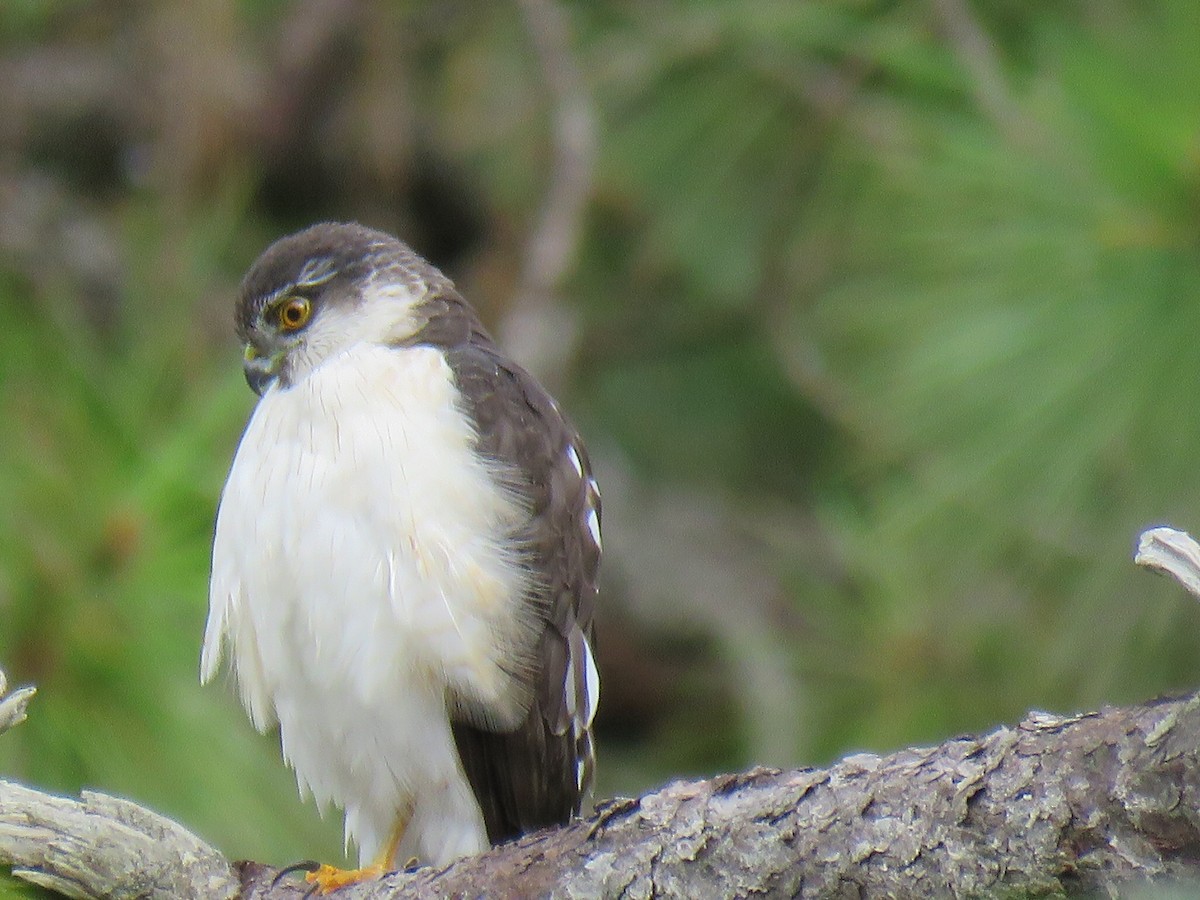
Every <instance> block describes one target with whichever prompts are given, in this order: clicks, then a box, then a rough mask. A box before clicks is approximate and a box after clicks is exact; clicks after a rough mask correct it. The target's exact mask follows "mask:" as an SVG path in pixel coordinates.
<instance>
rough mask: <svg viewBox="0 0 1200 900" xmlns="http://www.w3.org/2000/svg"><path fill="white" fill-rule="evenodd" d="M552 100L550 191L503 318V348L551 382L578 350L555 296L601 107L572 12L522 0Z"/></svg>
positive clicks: (572, 242) (573, 235)
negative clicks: (577, 48) (580, 53)
mask: <svg viewBox="0 0 1200 900" xmlns="http://www.w3.org/2000/svg"><path fill="white" fill-rule="evenodd" d="M518 5H519V6H520V9H521V13H522V16H523V18H524V20H525V27H526V31H527V32H528V34H529V39H530V43H531V44H532V45H533V48H534V50H535V52H536V53H537V57H538V62H539V64H540V66H541V70H542V77H543V79H544V82H545V88H546V91H547V93H548V95H549V98H550V102H551V117H552V118H551V140H552V150H553V159H552V161H551V165H550V172H549V181H548V183H547V186H546V196H545V198H544V200H543V201H542V207H541V211H540V212H539V214H538V222H537V224H536V226H535V227H534V229H533V232H532V233H531V234H530V236H529V243H528V247H527V250H526V257H525V263H524V267H523V270H522V273H521V280H520V283H519V284H518V286H517V290H516V294H515V296H514V298H513V302H512V305H511V307H510V309H509V312H508V314H507V315H506V316H505V318H504V321H503V322H502V323H501V338H502V339H503V343H504V345H505V347H507V348H508V350H509V352H510V353H511V354H512V355H513V356H514V357H516V358H517V359H522V360H525V363H526V366H527V367H528V368H529V370H530V371H531V372H533V373H534V374H535V375H537V376H538V378H540V379H541V380H542V381H544V382H546V383H547V384H549V385H550V386H551V387H552V388H553V387H554V386H555V385H556V384H559V383H561V381H562V380H563V376H564V370H565V368H566V366H567V364H568V362H569V361H570V359H571V357H572V355H573V354H574V351H575V343H576V340H577V337H578V330H579V329H578V324H577V322H576V317H575V315H574V313H573V312H572V311H571V310H569V309H567V308H566V307H564V306H563V305H562V304H561V303H559V302H558V300H557V296H556V295H557V293H558V291H559V290H560V289H561V287H562V281H563V278H564V277H565V276H566V274H567V272H568V270H569V268H570V266H571V264H572V263H573V262H574V260H575V255H576V252H577V251H578V248H579V240H580V236H581V235H582V232H583V215H584V212H585V211H586V209H587V201H588V197H589V196H590V194H591V190H592V171H593V168H594V164H595V158H596V125H595V119H596V116H595V112H594V111H593V109H592V101H591V97H590V96H589V94H588V91H587V88H586V86H585V83H584V79H583V74H582V72H581V71H580V69H579V66H578V64H577V63H576V60H575V57H574V54H573V51H572V47H571V27H570V22H569V20H568V19H567V15H566V13H565V12H564V11H563V9H562V8H561V7H559V6H558V4H557V3H555V2H554V0H518Z"/></svg>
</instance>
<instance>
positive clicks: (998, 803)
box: [0, 695, 1200, 900]
mask: <svg viewBox="0 0 1200 900" xmlns="http://www.w3.org/2000/svg"><path fill="white" fill-rule="evenodd" d="M64 804H65V805H64ZM60 805H64V806H60ZM68 806H70V807H72V808H71V809H68ZM76 807H84V808H85V809H84V811H83V812H84V814H86V815H87V816H88V817H89V822H88V824H87V826H86V827H82V826H81V825H80V820H79V818H78V816H79V815H80V811H79V809H76ZM134 810H137V808H136V807H132V805H130V804H125V803H123V802H122V801H113V800H112V799H111V798H103V797H100V796H98V795H93V794H89V795H86V796H85V798H84V801H83V803H82V804H80V803H78V802H77V801H64V800H61V799H59V798H48V797H47V796H46V795H43V794H38V793H36V792H31V791H28V790H27V789H23V788H20V787H19V786H15V785H11V784H3V783H0V860H9V861H11V862H12V863H13V864H15V865H17V866H18V867H20V868H22V869H23V870H25V871H26V872H30V873H33V874H34V875H35V876H36V875H39V874H40V875H41V876H42V877H40V878H39V879H38V880H40V881H41V882H42V883H46V882H47V879H46V878H45V877H44V876H45V875H46V874H49V875H51V876H54V877H57V878H60V879H65V880H66V883H69V884H71V885H73V886H75V887H78V888H79V889H80V893H83V892H84V891H89V892H90V893H91V894H92V895H108V896H213V897H215V896H227V883H226V882H224V881H222V880H221V874H222V868H221V865H222V864H219V863H214V859H216V860H218V861H219V857H217V856H215V851H211V853H212V854H213V855H209V852H210V851H208V848H204V847H203V845H202V844H201V843H200V842H199V841H198V840H197V839H195V838H192V837H191V836H190V835H186V832H182V829H179V830H178V831H174V830H172V828H170V827H167V826H169V825H170V823H167V825H163V824H162V820H159V818H158V817H155V816H153V814H150V813H145V811H141V810H138V811H137V812H136V813H134ZM143 814H144V815H145V816H147V817H150V818H149V819H142V818H141V816H142V815H143ZM106 817H107V818H109V820H110V825H111V827H107V826H103V821H104V819H105V818H106ZM146 821H151V822H154V823H156V824H154V825H152V826H151V827H150V828H149V829H148V828H147V827H146V826H145V822H146ZM131 825H132V827H131ZM129 831H133V832H137V833H138V835H140V836H135V837H134V838H132V839H130V837H129V835H128V834H126V832H129ZM52 832H53V833H55V834H57V837H55V838H53V839H51V838H50V835H51V833H52ZM147 833H149V834H150V835H151V836H152V839H151V840H150V841H147V840H146V839H145V836H146V834H147ZM179 840H183V842H184V845H185V846H187V847H190V848H191V849H190V850H188V851H186V852H181V851H180V850H179V849H178V848H177V847H175V846H174V844H175V842H176V841H179ZM47 848H55V852H54V853H51V852H49V851H48V850H47ZM80 859H85V860H87V861H88V862H87V865H86V866H80V865H79V864H78V860H80ZM97 860H102V862H99V863H98V862H97ZM164 866H165V867H166V868H167V869H169V868H170V867H172V866H174V867H176V868H177V869H179V870H180V874H182V872H183V870H185V869H187V870H190V869H192V868H194V867H197V866H198V867H199V870H198V871H199V872H200V874H199V875H198V876H196V875H194V874H193V875H189V876H187V879H186V880H179V881H175V882H172V883H170V885H169V886H168V883H167V882H166V881H163V880H162V878H163V873H164ZM147 868H150V869H152V870H153V873H157V874H151V875H148V874H147ZM85 870H86V871H85ZM87 871H103V872H105V873H107V874H106V876H105V877H106V878H107V879H108V880H105V881H101V882H91V883H90V884H89V883H88V882H87V877H89V876H87ZM237 871H238V873H239V875H240V878H241V882H242V889H243V896H246V897H280V898H283V897H299V896H301V895H303V893H304V891H305V885H304V883H303V882H302V881H301V880H300V878H299V877H298V876H296V877H294V878H288V879H285V880H283V881H281V882H280V884H279V885H273V884H272V882H273V879H274V878H275V876H276V874H277V870H276V869H273V868H270V867H267V866H263V865H260V864H257V863H241V864H238V866H237ZM118 876H123V879H124V880H122V878H121V877H118ZM1197 877H1200V695H1191V696H1188V697H1183V698H1179V699H1171V700H1159V701H1155V702H1153V703H1149V704H1146V705H1143V706H1135V707H1128V708H1116V709H1106V710H1104V711H1103V712H1100V713H1094V714H1089V715H1084V716H1075V717H1070V718H1060V717H1057V716H1052V715H1048V714H1044V713H1033V714H1031V715H1030V716H1028V717H1027V718H1026V720H1025V721H1024V722H1022V723H1021V724H1020V725H1019V726H1018V727H1015V728H1008V727H1005V728H1000V729H998V730H996V731H994V732H992V733H991V734H989V735H987V736H985V737H981V738H974V737H964V738H957V739H955V740H951V741H947V742H946V743H944V744H942V745H940V746H937V747H931V748H926V749H909V750H903V751H900V752H899V753H894V754H891V755H889V756H883V757H880V756H874V755H868V754H858V755H855V756H851V757H848V758H846V759H844V760H842V761H841V762H839V763H837V764H836V765H834V766H832V767H831V768H828V769H800V770H794V771H788V772H780V771H776V770H772V769H755V770H753V771H750V772H746V773H743V774H739V775H728V776H722V777H718V778H713V779H709V780H703V781H692V782H677V783H674V784H671V785H669V786H667V787H666V788H664V789H662V790H660V791H656V792H654V793H651V794H648V795H646V796H644V797H641V798H639V799H636V800H618V801H614V802H611V803H608V804H605V805H604V806H603V807H602V808H601V809H600V811H599V812H598V813H597V814H596V815H594V816H592V817H591V818H589V819H587V820H584V821H580V822H577V823H574V824H572V825H570V826H568V827H565V828H561V829H558V830H555V831H549V832H543V833H541V834H537V835H531V836H529V837H526V838H523V839H522V840H520V841H518V842H516V843H513V844H509V845H506V846H503V847H498V848H495V849H493V850H491V851H490V852H488V853H485V854H483V855H481V856H478V857H475V858H471V859H465V860H461V861H459V862H458V863H455V864H454V865H451V866H449V867H447V868H445V869H442V870H431V869H420V870H417V871H415V872H407V873H396V874H393V875H389V876H387V877H385V878H384V879H381V880H377V881H370V882H365V883H363V884H360V885H356V886H353V887H350V888H347V889H345V890H344V891H343V892H342V893H340V894H339V895H338V896H340V897H344V898H359V900H361V898H382V897H444V896H480V895H484V894H486V895H487V896H489V897H500V898H506V897H512V898H516V897H533V896H550V895H553V896H558V897H609V896H618V895H620V896H625V897H650V896H668V897H699V896H704V897H718V896H745V895H747V894H752V893H762V894H765V895H767V896H801V897H890V896H904V897H947V896H995V895H998V894H1003V895H1013V894H1016V895H1043V894H1051V895H1053V894H1066V895H1080V894H1093V893H1105V892H1108V893H1113V892H1118V893H1119V892H1120V890H1121V888H1122V886H1127V885H1132V884H1136V883H1144V882H1146V881H1147V880H1153V881H1155V882H1158V883H1162V882H1165V881H1175V880H1179V879H1196V878H1197ZM51 883H54V882H53V880H52V879H51ZM181 884H187V885H191V886H192V887H189V888H187V889H182V888H180V887H179V885H181ZM59 886H60V887H61V885H59Z"/></svg>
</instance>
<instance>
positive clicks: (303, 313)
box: [279, 297, 312, 331]
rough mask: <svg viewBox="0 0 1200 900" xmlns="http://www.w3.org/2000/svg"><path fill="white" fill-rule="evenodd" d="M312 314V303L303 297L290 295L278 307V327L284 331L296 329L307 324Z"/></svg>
mask: <svg viewBox="0 0 1200 900" xmlns="http://www.w3.org/2000/svg"><path fill="white" fill-rule="evenodd" d="M311 315H312V304H311V303H309V302H308V299H307V298H305V297H292V298H291V299H289V300H288V301H287V303H285V304H283V306H281V307H279V327H280V328H282V329H283V330H284V331H296V330H297V329H300V328H303V327H304V326H305V325H307V324H308V319H309V317H310V316H311Z"/></svg>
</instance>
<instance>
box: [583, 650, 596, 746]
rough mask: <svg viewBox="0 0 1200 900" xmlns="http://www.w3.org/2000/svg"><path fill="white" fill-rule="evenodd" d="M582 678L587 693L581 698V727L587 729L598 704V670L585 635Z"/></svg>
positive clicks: (590, 724)
mask: <svg viewBox="0 0 1200 900" xmlns="http://www.w3.org/2000/svg"><path fill="white" fill-rule="evenodd" d="M583 679H584V684H585V685H586V686H587V687H586V691H587V695H586V696H585V697H584V698H583V728H584V730H587V729H588V728H591V727H592V719H594V718H595V717H596V707H598V706H599V705H600V670H599V669H598V668H597V667H596V659H595V657H594V656H592V644H591V641H589V640H588V639H587V636H586V635H585V636H584V638H583Z"/></svg>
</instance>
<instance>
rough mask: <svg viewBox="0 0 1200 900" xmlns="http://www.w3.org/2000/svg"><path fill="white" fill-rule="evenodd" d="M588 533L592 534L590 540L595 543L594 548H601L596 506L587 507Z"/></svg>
mask: <svg viewBox="0 0 1200 900" xmlns="http://www.w3.org/2000/svg"><path fill="white" fill-rule="evenodd" d="M587 527H588V533H589V534H591V536H592V541H593V542H594V543H595V544H596V549H597V550H599V549H601V545H600V517H599V516H598V515H596V508H595V507H594V506H593V507H591V508H589V509H588V513H587Z"/></svg>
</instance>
